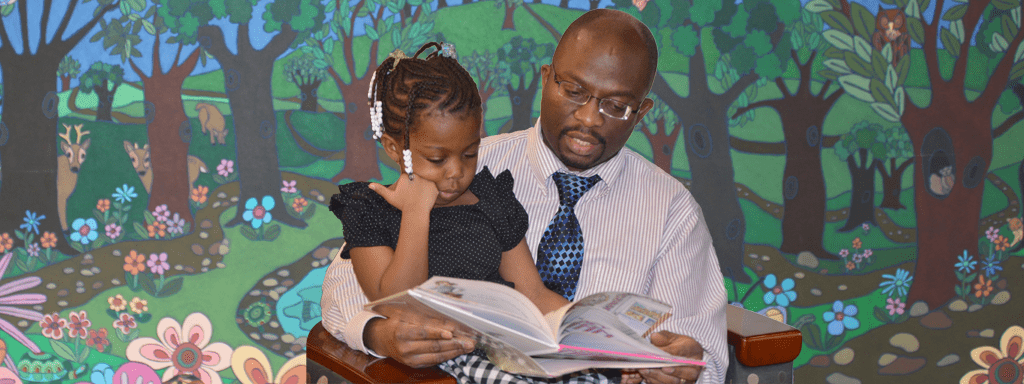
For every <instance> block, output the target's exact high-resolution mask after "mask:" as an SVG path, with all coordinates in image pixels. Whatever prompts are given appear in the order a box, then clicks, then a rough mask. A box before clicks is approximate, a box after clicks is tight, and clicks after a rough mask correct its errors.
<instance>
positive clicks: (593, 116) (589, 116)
mask: <svg viewBox="0 0 1024 384" xmlns="http://www.w3.org/2000/svg"><path fill="white" fill-rule="evenodd" d="M600 104H601V102H600V101H598V100H597V98H596V97H593V96H591V97H590V99H588V100H587V103H586V104H583V105H581V106H580V107H579V108H576V113H575V114H574V115H575V116H576V120H579V121H580V123H583V125H584V126H586V127H589V128H593V127H597V126H600V125H601V124H604V116H602V115H601V106H600Z"/></svg>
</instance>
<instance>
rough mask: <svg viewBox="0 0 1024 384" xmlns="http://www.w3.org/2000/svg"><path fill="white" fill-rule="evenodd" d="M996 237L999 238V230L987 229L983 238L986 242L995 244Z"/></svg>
mask: <svg viewBox="0 0 1024 384" xmlns="http://www.w3.org/2000/svg"><path fill="white" fill-rule="evenodd" d="M996 236H999V228H996V227H988V230H987V231H985V237H986V238H988V241H991V242H993V243H994V242H996Z"/></svg>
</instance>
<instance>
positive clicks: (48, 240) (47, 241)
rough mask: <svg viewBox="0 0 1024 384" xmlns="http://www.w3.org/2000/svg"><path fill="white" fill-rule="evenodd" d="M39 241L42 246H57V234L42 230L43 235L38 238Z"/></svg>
mask: <svg viewBox="0 0 1024 384" xmlns="http://www.w3.org/2000/svg"><path fill="white" fill-rule="evenodd" d="M39 243H40V244H42V246H43V248H47V249H49V248H53V247H56V246H57V235H55V234H53V232H43V237H41V238H40V239H39Z"/></svg>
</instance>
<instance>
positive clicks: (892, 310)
mask: <svg viewBox="0 0 1024 384" xmlns="http://www.w3.org/2000/svg"><path fill="white" fill-rule="evenodd" d="M885 302H887V303H889V304H886V306H885V309H888V310H889V316H892V315H894V314H900V315H902V314H903V309H904V308H906V307H907V303H904V302H902V301H900V298H898V297H897V298H895V299H893V298H891V297H890V298H888V299H885Z"/></svg>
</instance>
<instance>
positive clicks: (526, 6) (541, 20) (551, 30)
mask: <svg viewBox="0 0 1024 384" xmlns="http://www.w3.org/2000/svg"><path fill="white" fill-rule="evenodd" d="M523 9H526V12H529V13H530V16H533V18H534V19H537V22H539V23H540V25H541V26H542V27H544V29H546V30H547V31H548V33H550V34H551V37H554V38H555V43H558V40H561V39H562V34H561V33H558V30H557V29H555V27H554V26H552V25H551V23H549V22H548V21H547V20H544V18H542V17H540V15H538V14H537V12H534V11H533V8H530V5H529V4H526V2H525V1H524V2H523Z"/></svg>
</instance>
